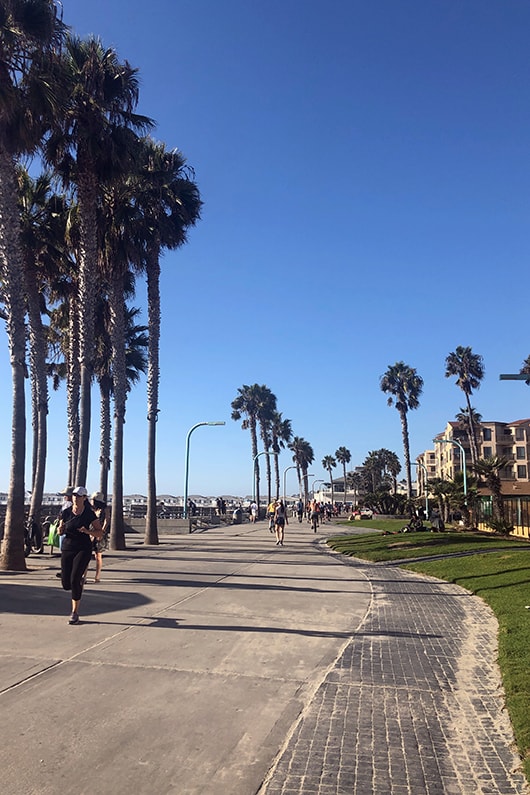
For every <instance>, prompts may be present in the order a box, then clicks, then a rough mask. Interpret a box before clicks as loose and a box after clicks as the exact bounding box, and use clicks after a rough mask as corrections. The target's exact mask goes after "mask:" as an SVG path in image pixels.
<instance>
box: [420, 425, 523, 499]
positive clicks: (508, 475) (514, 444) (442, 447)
mask: <svg viewBox="0 0 530 795" xmlns="http://www.w3.org/2000/svg"><path fill="white" fill-rule="evenodd" d="M476 431H477V444H478V454H479V457H480V458H492V457H495V456H499V457H500V456H503V457H505V458H508V459H509V463H508V465H507V466H506V467H505V468H504V469H502V470H501V471H500V473H499V474H500V476H501V481H502V490H503V493H504V494H506V495H509V494H519V495H521V494H530V419H524V420H515V421H514V422H481V423H480V424H479V426H478V428H477V429H476ZM416 460H417V462H418V480H419V484H420V493H421V492H422V491H424V484H425V479H426V478H429V479H431V478H444V479H446V478H454V476H455V474H456V473H457V472H461V471H462V467H463V464H464V462H465V464H466V467H468V466H469V464H470V463H471V452H470V449H469V442H468V439H467V435H466V432H465V430H464V429H463V428H462V426H461V424H460V423H458V422H454V421H453V422H448V423H447V425H446V426H445V429H444V431H443V432H442V433H439V434H438V435H437V436H436V437H435V439H434V449H432V450H426V451H425V452H424V453H421V455H419V456H418V458H417V459H416Z"/></svg>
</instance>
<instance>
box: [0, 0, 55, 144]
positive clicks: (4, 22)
mask: <svg viewBox="0 0 530 795" xmlns="http://www.w3.org/2000/svg"><path fill="white" fill-rule="evenodd" d="M59 7H60V6H59V4H57V3H56V2H54V0H31V2H28V0H2V2H1V3H0V63H1V64H2V69H1V70H0V139H1V140H2V144H3V146H4V147H6V149H8V150H9V151H10V152H11V153H12V154H13V153H19V152H29V151H32V150H33V149H34V148H35V146H36V145H37V144H38V142H39V138H40V134H41V133H42V132H43V129H44V128H43V127H42V123H43V120H44V117H45V116H49V117H51V115H52V113H53V108H54V106H55V105H56V96H55V85H54V81H53V80H51V79H50V77H49V74H48V68H49V66H50V61H49V60H48V56H49V54H50V52H51V51H52V50H54V49H58V48H59V46H60V44H61V41H62V39H63V37H64V34H65V31H66V27H65V25H63V23H62V22H61V20H60V18H59V16H58V13H57V11H58V9H59Z"/></svg>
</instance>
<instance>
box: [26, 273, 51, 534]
mask: <svg viewBox="0 0 530 795" xmlns="http://www.w3.org/2000/svg"><path fill="white" fill-rule="evenodd" d="M24 276H25V279H24V283H25V290H26V298H27V304H28V319H29V334H30V345H29V359H30V366H31V380H32V393H33V394H32V405H33V406H34V409H33V411H34V415H35V418H34V422H35V423H36V428H35V430H36V433H34V437H33V438H34V445H35V446H36V449H34V451H33V467H32V482H31V505H30V509H29V515H30V516H33V518H34V519H35V520H36V521H37V522H40V513H41V507H42V495H43V492H44V479H45V473H46V453H47V418H48V381H47V376H46V343H45V338H44V329H43V326H42V318H41V313H40V306H39V293H38V288H37V274H36V272H35V268H33V267H32V266H29V265H26V268H25V272H24Z"/></svg>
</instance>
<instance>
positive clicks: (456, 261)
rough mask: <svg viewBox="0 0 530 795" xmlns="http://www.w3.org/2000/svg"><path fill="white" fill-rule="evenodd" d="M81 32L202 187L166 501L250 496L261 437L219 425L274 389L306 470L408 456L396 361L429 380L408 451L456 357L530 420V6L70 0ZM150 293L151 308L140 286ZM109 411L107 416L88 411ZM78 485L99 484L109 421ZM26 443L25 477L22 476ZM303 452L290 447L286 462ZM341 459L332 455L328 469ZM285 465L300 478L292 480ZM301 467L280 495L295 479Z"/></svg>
mask: <svg viewBox="0 0 530 795" xmlns="http://www.w3.org/2000/svg"><path fill="white" fill-rule="evenodd" d="M63 7H64V19H65V22H66V23H67V24H69V25H71V26H72V27H73V28H74V30H75V31H76V32H77V33H78V34H79V35H81V36H85V35H87V34H89V33H94V34H97V35H99V36H100V37H101V39H102V41H103V43H104V44H105V45H106V46H113V47H115V48H116V49H117V51H118V54H119V56H120V58H122V59H127V60H128V61H129V62H130V63H131V64H132V65H133V66H135V67H137V68H138V69H139V72H140V79H141V97H140V105H139V111H140V112H142V113H145V114H147V115H149V116H151V117H153V118H154V119H155V120H156V122H157V130H156V132H155V137H157V138H158V139H159V140H162V141H164V142H165V143H166V145H167V146H168V147H170V148H173V147H177V148H179V149H180V150H181V151H182V152H183V153H184V155H185V156H186V158H187V161H188V163H189V164H190V165H191V166H193V168H194V169H195V173H196V179H197V182H198V185H199V187H200V190H201V195H202V198H203V201H204V210H203V214H202V220H201V221H200V223H199V224H198V225H197V227H196V228H195V229H194V230H192V231H191V233H190V235H189V243H188V244H187V246H185V247H184V248H183V249H181V250H180V251H178V252H172V253H170V254H168V255H166V256H165V258H164V261H163V266H162V267H163V275H162V300H163V305H162V310H163V322H162V343H161V366H162V375H161V395H160V401H161V413H160V420H159V423H158V432H159V436H158V461H159V463H158V474H157V485H158V492H159V493H172V494H182V493H183V479H184V453H185V438H186V433H187V431H188V430H189V428H190V427H191V426H193V425H194V424H195V423H197V422H201V421H214V420H225V421H226V426H225V427H219V428H200V429H198V430H197V431H196V432H195V433H194V434H193V437H192V441H191V458H190V481H189V488H190V493H203V494H214V495H215V494H219V493H230V494H248V493H250V492H251V490H252V461H251V453H250V440H249V435H248V433H247V432H244V431H242V430H241V428H240V425H239V423H235V422H233V421H232V420H231V419H230V413H231V408H230V404H231V401H232V400H233V399H234V397H235V396H236V394H237V389H238V387H240V386H241V385H242V384H252V383H255V382H257V383H260V384H266V385H267V386H269V387H270V389H272V391H273V392H274V393H275V394H276V396H277V398H278V408H279V410H280V411H281V412H282V413H283V415H284V417H287V418H289V419H291V421H292V425H293V430H294V433H295V434H296V435H299V436H303V437H304V438H306V439H307V440H308V441H309V442H310V443H311V444H312V445H313V448H314V450H315V458H316V463H315V464H314V465H313V466H312V467H311V472H313V473H314V475H315V476H316V477H324V472H323V469H322V466H321V460H322V458H323V457H324V456H325V455H327V454H333V453H334V451H335V450H336V449H337V447H339V446H341V445H344V446H346V447H348V449H349V450H350V451H351V453H352V465H357V464H360V463H362V461H363V459H364V458H365V456H366V455H367V453H368V452H369V451H370V450H375V449H378V448H381V447H386V448H389V449H391V450H394V451H395V452H396V453H397V454H398V455H399V456H400V458H401V457H402V441H401V428H400V422H399V416H398V413H397V412H396V410H395V409H394V408H389V407H387V405H386V397H385V395H384V394H383V393H382V392H381V391H380V388H379V379H380V377H381V375H382V374H383V373H384V372H385V370H386V369H387V367H388V366H389V365H391V364H394V363H395V362H396V361H398V360H404V361H405V362H406V363H407V364H409V365H411V366H412V367H415V368H416V369H417V371H418V373H419V374H420V375H421V376H422V377H423V379H424V382H425V386H424V392H423V396H422V398H421V401H420V402H421V405H420V408H419V409H418V410H416V411H414V412H411V413H410V415H409V425H410V439H411V454H412V456H413V457H415V456H416V455H417V454H418V453H420V452H421V451H423V450H425V449H427V448H429V447H430V446H431V440H432V438H433V436H434V435H435V434H436V433H438V432H440V431H441V430H442V429H443V427H444V426H445V423H446V422H447V420H450V419H453V418H454V415H455V413H456V412H458V410H459V408H460V407H461V406H463V405H464V399H463V395H462V393H461V392H460V390H458V389H457V387H456V386H455V384H454V379H446V378H444V370H445V367H444V363H445V357H446V356H447V354H448V353H449V352H450V351H453V350H454V349H455V348H456V346H458V345H465V346H468V345H469V346H471V347H472V349H473V351H474V352H476V353H479V354H481V355H482V356H483V357H484V364H485V369H486V378H485V380H484V382H483V384H482V387H481V388H480V390H479V391H477V392H476V394H475V395H474V398H473V405H474V406H475V407H476V408H477V410H478V411H480V413H481V414H482V415H483V417H484V419H485V420H501V421H512V420H515V419H521V418H523V417H530V390H529V389H528V388H527V387H526V386H525V385H524V383H522V382H500V381H499V379H498V376H499V373H501V372H517V371H518V370H519V368H520V366H521V364H522V361H523V359H524V358H525V357H526V356H528V355H529V354H530V335H529V334H528V331H527V329H528V321H527V303H528V300H527V296H528V291H529V287H530V278H529V276H528V272H529V271H528V261H529V253H530V241H529V235H528V231H529V218H530V161H529V157H528V153H529V145H530V95H529V90H528V89H529V83H530V50H529V48H528V30H529V29H530V5H529V4H528V2H527V1H526V0H509V2H506V0H497V1H496V2H493V1H492V0H467V1H466V2H465V3H456V2H446V0H443V2H442V1H441V0H440V1H439V0H429V2H425V0H402V1H401V2H399V3H397V2H395V0H375V1H374V2H371V3H367V2H365V0H363V1H362V2H360V0H328V2H326V3H323V2H316V0H281V1H280V0H273V1H272V2H267V3H259V2H250V3H249V2H247V0H223V2H222V3H220V2H218V0H155V2H153V3H151V4H150V5H149V6H148V9H149V10H148V12H146V5H145V3H144V2H140V0H91V2H90V3H80V2H78V0H63ZM136 303H137V305H139V306H144V305H145V296H144V288H143V285H141V284H139V285H138V299H137V302H136ZM0 373H2V381H3V383H4V388H3V390H2V396H1V399H0V401H1V402H0V410H1V411H2V414H3V416H4V418H5V420H4V423H3V425H2V427H1V429H0V449H2V450H3V451H4V453H3V455H2V456H1V460H0V488H2V489H4V488H6V487H7V484H8V477H9V450H10V439H11V430H10V422H9V417H10V413H11V396H10V372H9V364H8V355H7V344H6V342H5V339H4V348H3V354H2V353H1V350H0ZM64 409H65V406H64V394H53V395H52V396H51V403H50V416H49V419H50V435H51V441H50V448H51V452H50V456H49V466H48V476H47V480H46V488H47V489H49V490H52V489H56V488H61V487H62V486H64V485H65V483H64V481H65V477H66V471H67V468H66V462H67V458H66V444H67V439H66V430H65V426H66V423H65V414H64ZM95 411H96V412H97V406H95ZM145 416H146V396H145V385H144V384H142V385H141V386H140V387H137V388H136V390H135V391H134V393H133V394H132V395H131V396H130V398H129V403H128V409H127V422H126V426H125V434H126V436H125V491H126V492H128V493H130V492H140V493H145V490H146V487H145V482H146V434H147V428H146V421H145ZM91 444H92V451H93V455H92V458H91V465H90V471H89V483H88V485H89V488H96V487H97V484H98V471H97V457H98V417H97V413H96V415H95V416H94V422H93V430H92V442H91ZM29 462H30V455H29V454H28V482H27V487H28V488H29V487H30V482H29ZM291 463H292V461H291V456H290V453H288V452H286V453H283V454H282V456H281V459H280V466H281V469H282V471H283V470H284V469H285V468H286V467H287V466H290V465H291ZM339 473H340V468H338V469H337V474H339ZM291 478H292V480H291ZM295 488H296V485H295V475H294V473H293V472H292V471H291V472H289V473H288V491H290V490H293V491H294V490H295Z"/></svg>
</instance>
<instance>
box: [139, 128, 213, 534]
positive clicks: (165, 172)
mask: <svg viewBox="0 0 530 795" xmlns="http://www.w3.org/2000/svg"><path fill="white" fill-rule="evenodd" d="M142 145H143V149H142V155H141V157H140V169H139V171H138V172H137V173H135V175H134V176H133V177H132V179H133V181H134V192H135V196H136V198H135V201H136V203H137V206H138V209H139V211H140V216H141V218H140V219H139V224H138V237H139V239H138V244H139V245H140V246H141V247H143V250H144V257H143V267H145V272H146V277H147V312H148V326H149V347H148V370H147V422H148V438H147V513H146V524H145V537H144V543H146V544H158V528H157V510H156V423H157V420H158V413H159V407H158V403H159V400H158V393H159V382H160V364H159V347H160V257H161V253H162V251H163V250H164V249H169V250H173V249H176V248H178V247H179V246H182V245H184V243H186V241H187V233H188V229H189V228H190V227H191V226H194V225H195V223H196V222H197V221H198V220H199V218H200V213H201V207H202V202H201V198H200V194H199V189H198V187H197V185H196V184H195V181H194V173H193V170H192V169H191V168H190V167H189V166H187V164H186V160H185V158H184V157H183V155H182V154H181V153H180V152H178V151H177V150H172V151H170V150H168V149H167V148H166V147H165V146H164V145H163V144H161V143H156V142H155V141H153V140H151V139H150V138H145V139H144V140H143V141H142Z"/></svg>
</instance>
